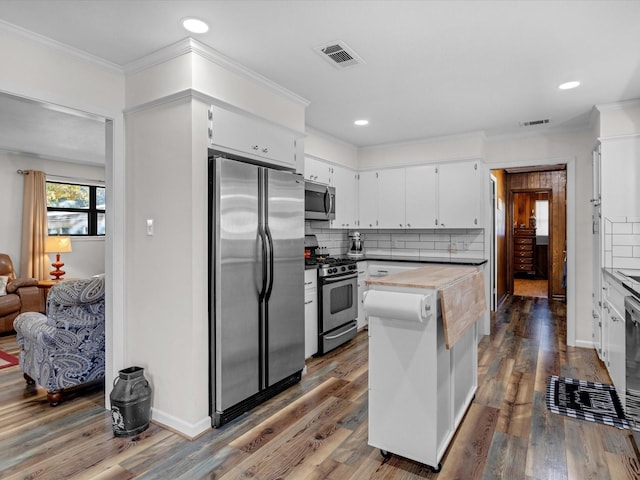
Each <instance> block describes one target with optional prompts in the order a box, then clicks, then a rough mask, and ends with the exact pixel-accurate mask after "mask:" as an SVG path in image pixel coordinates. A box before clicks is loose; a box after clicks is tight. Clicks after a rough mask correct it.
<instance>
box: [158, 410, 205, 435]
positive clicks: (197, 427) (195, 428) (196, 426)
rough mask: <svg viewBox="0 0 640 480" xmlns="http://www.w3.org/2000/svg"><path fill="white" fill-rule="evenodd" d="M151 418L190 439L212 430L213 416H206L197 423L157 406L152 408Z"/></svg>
mask: <svg viewBox="0 0 640 480" xmlns="http://www.w3.org/2000/svg"><path fill="white" fill-rule="evenodd" d="M151 420H152V421H153V422H154V423H157V424H158V425H160V426H162V427H165V428H167V429H168V430H171V431H172V432H175V433H177V434H179V435H182V436H183V437H186V438H187V439H189V440H195V439H196V438H198V437H199V436H200V435H202V434H203V433H205V432H207V431H209V430H211V428H212V426H211V417H205V418H203V419H202V420H200V421H198V422H196V423H187V422H185V421H184V420H181V419H179V418H177V417H174V416H173V415H169V414H168V413H165V412H163V411H161V410H158V409H157V408H152V409H151Z"/></svg>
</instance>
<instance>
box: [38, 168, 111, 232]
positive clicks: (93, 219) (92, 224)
mask: <svg viewBox="0 0 640 480" xmlns="http://www.w3.org/2000/svg"><path fill="white" fill-rule="evenodd" d="M50 183H52V184H53V183H55V184H58V185H72V186H74V187H87V188H88V189H89V208H70V207H50V206H49V205H47V212H68V213H82V214H86V215H87V217H88V222H87V223H88V225H87V226H88V232H87V233H65V234H64V235H69V236H71V237H81V238H87V237H104V236H105V234H106V225H105V233H98V224H99V222H98V217H99V215H100V214H102V215H104V216H105V217H106V203H105V208H104V209H99V208H98V206H97V191H98V188H105V186H104V185H101V184H99V183H97V182H96V183H94V182H92V183H87V182H86V181H84V182H83V181H81V180H78V181H72V180H67V181H63V180H59V179H53V178H52V179H47V180H46V181H45V190H46V184H50ZM105 195H106V190H105ZM45 202H46V200H45ZM47 231H49V222H48V217H47Z"/></svg>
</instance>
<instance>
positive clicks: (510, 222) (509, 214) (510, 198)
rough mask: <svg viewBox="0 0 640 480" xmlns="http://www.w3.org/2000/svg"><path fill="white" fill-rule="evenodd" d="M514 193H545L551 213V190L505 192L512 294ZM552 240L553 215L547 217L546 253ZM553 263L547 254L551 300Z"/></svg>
mask: <svg viewBox="0 0 640 480" xmlns="http://www.w3.org/2000/svg"><path fill="white" fill-rule="evenodd" d="M514 193H546V194H547V195H548V196H549V212H552V211H553V201H554V200H553V190H552V189H551V188H509V190H508V191H507V225H508V228H507V232H506V233H507V235H506V242H507V275H508V278H509V287H508V288H509V293H511V294H513V291H514V281H515V269H514V264H513V194H514ZM565 208H566V207H565ZM565 217H566V215H565ZM553 242H554V238H553V215H549V243H548V246H547V249H548V251H551V246H552V245H553V244H554V243H553ZM552 268H553V262H552V261H551V255H549V253H547V298H548V299H549V300H551V298H552V297H551V278H552V274H553V271H552Z"/></svg>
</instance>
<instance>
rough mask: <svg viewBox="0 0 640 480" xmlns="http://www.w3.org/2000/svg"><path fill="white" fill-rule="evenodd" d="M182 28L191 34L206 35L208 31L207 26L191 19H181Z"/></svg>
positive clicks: (195, 19)
mask: <svg viewBox="0 0 640 480" xmlns="http://www.w3.org/2000/svg"><path fill="white" fill-rule="evenodd" d="M182 26H183V27H184V28H185V30H188V31H189V32H191V33H206V32H208V31H209V25H207V24H206V23H204V22H203V21H202V20H199V19H197V18H192V17H189V18H185V19H183V20H182Z"/></svg>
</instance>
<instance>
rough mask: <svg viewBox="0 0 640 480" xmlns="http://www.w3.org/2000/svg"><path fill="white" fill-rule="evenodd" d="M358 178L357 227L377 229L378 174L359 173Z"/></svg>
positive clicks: (372, 172)
mask: <svg viewBox="0 0 640 480" xmlns="http://www.w3.org/2000/svg"><path fill="white" fill-rule="evenodd" d="M358 178H359V181H358V227H360V228H378V172H374V171H366V172H360V173H359V174H358Z"/></svg>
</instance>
